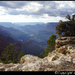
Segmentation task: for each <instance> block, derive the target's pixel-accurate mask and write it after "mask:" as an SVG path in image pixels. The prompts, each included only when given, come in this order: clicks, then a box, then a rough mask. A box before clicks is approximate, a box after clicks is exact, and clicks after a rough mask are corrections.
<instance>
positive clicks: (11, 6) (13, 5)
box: [0, 1, 27, 8]
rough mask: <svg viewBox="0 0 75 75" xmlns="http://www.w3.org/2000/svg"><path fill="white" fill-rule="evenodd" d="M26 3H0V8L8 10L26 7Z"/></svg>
mask: <svg viewBox="0 0 75 75" xmlns="http://www.w3.org/2000/svg"><path fill="white" fill-rule="evenodd" d="M26 4H27V2H23V1H0V6H3V7H5V8H6V7H8V8H21V7H23V6H24V5H26Z"/></svg>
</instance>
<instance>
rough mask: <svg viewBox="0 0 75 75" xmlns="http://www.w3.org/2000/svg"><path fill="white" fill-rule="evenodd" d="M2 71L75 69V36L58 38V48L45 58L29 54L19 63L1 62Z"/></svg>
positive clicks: (0, 69)
mask: <svg viewBox="0 0 75 75" xmlns="http://www.w3.org/2000/svg"><path fill="white" fill-rule="evenodd" d="M0 71H75V37H61V38H58V39H56V49H55V50H54V51H53V52H51V53H49V54H48V56H46V57H45V58H39V57H37V56H33V55H29V54H28V55H24V56H23V57H22V58H21V60H20V63H18V64H3V63H0Z"/></svg>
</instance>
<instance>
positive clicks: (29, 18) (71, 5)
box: [0, 1, 75, 23]
mask: <svg viewBox="0 0 75 75" xmlns="http://www.w3.org/2000/svg"><path fill="white" fill-rule="evenodd" d="M74 13H75V1H0V22H12V23H13V22H44V23H47V22H59V20H63V21H65V20H66V19H65V16H66V15H67V14H70V15H73V14H74Z"/></svg>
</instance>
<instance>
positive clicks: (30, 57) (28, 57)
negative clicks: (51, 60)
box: [20, 55, 41, 64]
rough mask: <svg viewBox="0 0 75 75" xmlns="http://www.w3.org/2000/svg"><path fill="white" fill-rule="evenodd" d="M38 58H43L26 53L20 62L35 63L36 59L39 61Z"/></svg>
mask: <svg viewBox="0 0 75 75" xmlns="http://www.w3.org/2000/svg"><path fill="white" fill-rule="evenodd" d="M38 60H41V58H39V57H37V56H34V55H24V56H22V58H21V60H20V64H25V63H34V62H35V61H38Z"/></svg>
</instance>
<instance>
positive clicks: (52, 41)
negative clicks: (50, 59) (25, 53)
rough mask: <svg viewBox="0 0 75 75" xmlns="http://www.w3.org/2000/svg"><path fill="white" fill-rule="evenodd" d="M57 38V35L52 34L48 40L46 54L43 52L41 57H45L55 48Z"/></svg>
mask: <svg viewBox="0 0 75 75" xmlns="http://www.w3.org/2000/svg"><path fill="white" fill-rule="evenodd" d="M55 39H56V35H54V34H53V35H51V36H50V38H49V39H48V40H47V48H46V49H45V54H44V53H43V52H42V53H41V54H40V57H45V56H47V55H48V53H49V52H52V51H53V50H55Z"/></svg>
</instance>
